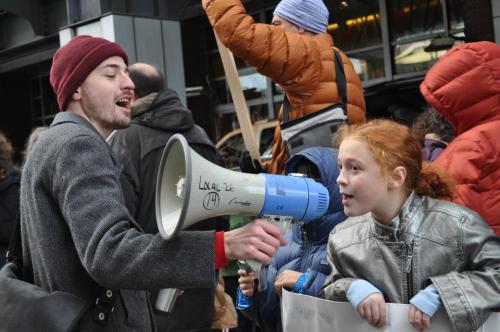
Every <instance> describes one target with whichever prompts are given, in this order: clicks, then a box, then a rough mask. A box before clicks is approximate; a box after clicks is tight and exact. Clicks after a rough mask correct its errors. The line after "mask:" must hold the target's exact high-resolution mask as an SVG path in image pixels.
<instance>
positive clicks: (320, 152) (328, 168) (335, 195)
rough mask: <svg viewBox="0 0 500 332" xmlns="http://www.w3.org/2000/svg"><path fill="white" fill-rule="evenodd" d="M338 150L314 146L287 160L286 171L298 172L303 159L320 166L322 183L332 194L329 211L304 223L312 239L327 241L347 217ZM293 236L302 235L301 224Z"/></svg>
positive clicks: (294, 229) (294, 230)
mask: <svg viewBox="0 0 500 332" xmlns="http://www.w3.org/2000/svg"><path fill="white" fill-rule="evenodd" d="M337 157H338V150H337V149H334V148H329V147H313V148H307V149H304V150H303V151H301V152H299V153H297V154H295V155H293V156H292V157H291V158H290V159H289V160H288V162H287V164H286V167H285V171H286V173H287V174H288V173H296V172H297V168H298V165H299V164H300V162H301V160H303V159H307V160H309V161H311V162H312V163H313V164H314V165H316V167H317V168H318V171H319V174H320V176H321V183H322V184H323V185H324V186H325V187H326V189H327V190H328V193H329V194H330V203H329V206H328V211H327V213H326V214H325V215H324V216H323V217H321V218H319V219H318V220H316V221H314V222H311V223H309V224H307V225H304V227H303V228H304V230H305V231H306V232H307V236H308V237H309V238H310V240H313V241H320V242H323V241H324V242H326V241H327V240H328V235H329V233H330V231H331V230H332V229H333V227H335V226H336V225H337V224H338V223H340V222H342V221H344V220H345V219H346V218H347V217H346V216H345V215H344V206H343V205H342V195H341V194H340V190H339V187H338V185H337V177H338V176H339V168H338V165H337ZM293 233H294V234H293V236H294V237H295V236H302V235H301V233H302V231H301V229H300V226H299V225H294V227H293Z"/></svg>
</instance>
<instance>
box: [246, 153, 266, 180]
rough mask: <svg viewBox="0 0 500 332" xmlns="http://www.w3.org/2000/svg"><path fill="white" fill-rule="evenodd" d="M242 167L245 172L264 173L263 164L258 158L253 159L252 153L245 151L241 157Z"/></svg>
mask: <svg viewBox="0 0 500 332" xmlns="http://www.w3.org/2000/svg"><path fill="white" fill-rule="evenodd" d="M240 169H241V171H242V172H243V173H252V174H259V173H264V170H263V169H262V165H261V164H260V162H259V161H258V160H257V159H252V157H251V156H250V153H249V152H248V151H245V152H243V153H242V154H241V157H240Z"/></svg>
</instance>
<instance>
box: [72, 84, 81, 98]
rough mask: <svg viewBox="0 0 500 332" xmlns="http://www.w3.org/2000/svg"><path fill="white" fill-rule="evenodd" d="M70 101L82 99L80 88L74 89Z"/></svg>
mask: <svg viewBox="0 0 500 332" xmlns="http://www.w3.org/2000/svg"><path fill="white" fill-rule="evenodd" d="M71 99H73V100H80V99H82V88H81V87H78V89H76V91H75V92H74V93H73V95H72V96H71Z"/></svg>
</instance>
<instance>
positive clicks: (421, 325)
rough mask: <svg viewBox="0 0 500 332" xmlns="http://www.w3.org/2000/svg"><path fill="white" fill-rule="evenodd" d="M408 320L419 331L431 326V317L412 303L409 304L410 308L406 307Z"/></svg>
mask: <svg viewBox="0 0 500 332" xmlns="http://www.w3.org/2000/svg"><path fill="white" fill-rule="evenodd" d="M408 322H410V324H411V325H413V327H414V328H415V329H416V330H417V331H419V332H422V331H424V330H425V329H430V328H431V317H429V316H427V315H426V314H424V313H423V312H422V311H420V310H418V308H417V307H415V306H414V305H413V304H410V309H408Z"/></svg>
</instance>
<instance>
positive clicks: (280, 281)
mask: <svg viewBox="0 0 500 332" xmlns="http://www.w3.org/2000/svg"><path fill="white" fill-rule="evenodd" d="M301 275H302V272H297V271H292V270H285V271H283V272H281V273H280V274H279V275H278V276H277V277H276V280H274V288H275V289H276V293H278V295H279V296H281V290H282V288H283V287H285V288H286V289H293V287H295V284H296V283H297V280H299V278H300V276H301Z"/></svg>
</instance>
